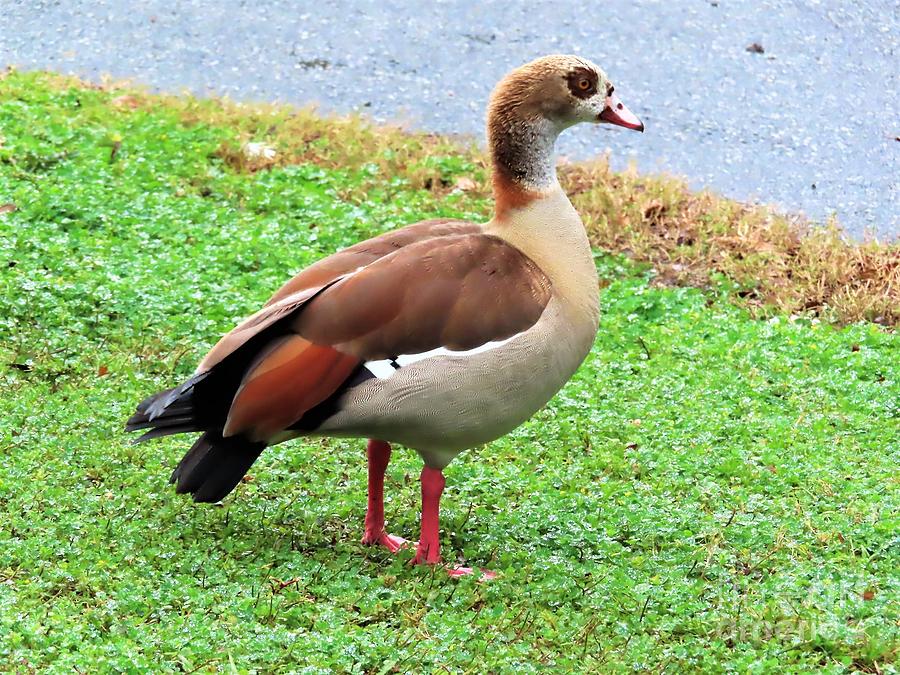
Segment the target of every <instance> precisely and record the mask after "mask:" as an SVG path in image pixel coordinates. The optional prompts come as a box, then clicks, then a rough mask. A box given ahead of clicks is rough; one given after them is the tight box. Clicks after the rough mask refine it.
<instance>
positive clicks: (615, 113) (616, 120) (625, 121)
mask: <svg viewBox="0 0 900 675" xmlns="http://www.w3.org/2000/svg"><path fill="white" fill-rule="evenodd" d="M599 120H600V121H601V122H606V123H607V124H615V125H616V126H619V127H625V128H626V129H634V130H635V131H643V130H644V123H643V122H641V121H640V120H639V119H638V118H637V115H635V114H634V113H633V112H631V111H630V110H629V109H628V108H626V107H625V104H624V103H622V101H620V100H619V97H618V96H616V95H615V94H610V95H609V96H607V97H606V107H605V108H604V109H603V112H602V113H600V117H599Z"/></svg>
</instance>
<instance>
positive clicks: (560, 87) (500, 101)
mask: <svg viewBox="0 0 900 675" xmlns="http://www.w3.org/2000/svg"><path fill="white" fill-rule="evenodd" d="M611 89H612V85H611V84H610V82H609V78H608V77H607V76H606V73H604V72H603V70H602V69H601V68H600V67H599V66H597V65H596V64H594V63H591V62H590V61H588V60H587V59H582V58H580V57H578V56H568V55H562V54H555V55H552V56H543V57H541V58H539V59H535V60H534V61H531V62H530V63H526V64H525V65H523V66H520V67H518V68H516V69H515V70H513V71H512V72H510V73H509V74H508V75H506V77H504V78H503V79H502V80H501V81H500V83H499V84H498V85H497V86H496V87H495V88H494V92H493V94H492V95H491V102H490V105H489V107H488V124H489V125H491V124H492V123H497V124H499V125H500V126H505V123H508V122H509V121H511V120H513V119H516V118H517V119H519V120H526V121H531V120H535V119H538V118H543V119H546V120H548V121H550V122H551V123H553V124H554V125H555V126H557V130H558V131H561V130H562V129H564V128H565V127H568V126H571V125H572V124H576V123H578V122H596V121H599V115H600V113H601V112H602V111H603V108H604V106H605V103H606V96H607V93H608V92H610V90H611ZM490 132H491V129H490V128H489V132H488V133H489V134H490Z"/></svg>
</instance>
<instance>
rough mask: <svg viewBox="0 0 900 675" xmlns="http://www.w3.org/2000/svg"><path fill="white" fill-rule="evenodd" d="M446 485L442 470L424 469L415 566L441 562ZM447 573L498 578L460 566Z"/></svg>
mask: <svg viewBox="0 0 900 675" xmlns="http://www.w3.org/2000/svg"><path fill="white" fill-rule="evenodd" d="M444 485H446V480H445V479H444V474H443V472H441V470H440V469H432V468H431V467H427V466H426V467H424V468H423V469H422V534H421V536H420V537H419V545H418V547H416V557H415V558H413V560H412V562H413V564H414V565H422V564H425V565H436V564H438V563H439V562H441V537H440V531H439V529H440V527H439V523H438V520H439V513H440V508H441V494H442V493H443V492H444ZM447 572H448V573H449V574H450V576H452V577H461V576H464V575H466V574H476V573H480V574H481V579H482V580H484V581H487V580H490V579H493V578H494V577H496V576H497V575H496V574H495V573H494V572H489V571H488V570H477V569H473V568H471V567H459V566H454V567H451V568H449V569H448V570H447Z"/></svg>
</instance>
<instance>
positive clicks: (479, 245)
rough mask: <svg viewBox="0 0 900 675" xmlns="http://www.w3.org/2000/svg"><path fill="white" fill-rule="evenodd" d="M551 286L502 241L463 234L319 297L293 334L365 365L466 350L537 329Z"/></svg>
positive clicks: (413, 250)
mask: <svg viewBox="0 0 900 675" xmlns="http://www.w3.org/2000/svg"><path fill="white" fill-rule="evenodd" d="M549 299H550V281H549V280H548V279H547V277H546V276H544V274H543V272H541V271H540V269H539V268H538V267H537V265H535V264H534V263H533V262H532V261H531V260H530V259H529V258H528V257H526V256H525V255H524V254H523V253H521V252H520V251H519V250H518V249H516V248H514V247H513V246H511V245H509V244H507V243H506V242H504V241H503V240H501V239H498V238H496V237H492V236H488V235H484V234H461V235H456V236H450V237H442V238H440V239H432V240H427V241H422V242H418V243H416V244H411V245H409V246H407V247H405V248H404V249H402V250H400V251H397V252H396V253H394V254H393V255H391V256H388V257H385V258H382V259H380V260H377V261H376V262H374V263H372V264H371V265H369V266H368V267H366V268H364V269H362V270H360V271H358V272H356V273H355V274H351V275H348V276H347V277H346V278H344V279H342V280H341V281H339V282H337V283H335V284H334V285H332V286H330V287H329V288H327V289H325V290H324V291H322V292H321V293H320V294H318V295H317V296H316V297H315V299H313V300H312V301H311V302H310V303H309V304H308V306H307V307H306V308H304V310H303V311H302V312H300V313H298V314H297V316H296V318H295V319H294V320H293V321H292V324H293V330H294V331H295V332H296V333H298V334H300V335H303V336H304V337H305V338H306V339H308V340H311V341H312V342H315V343H317V344H327V345H331V346H333V347H335V348H336V349H339V350H341V351H343V352H345V353H349V354H354V355H356V356H358V357H359V358H360V359H361V360H363V361H368V360H377V359H384V358H389V357H392V356H397V355H399V354H417V353H421V352H426V351H429V350H431V349H435V348H438V347H445V348H447V349H451V350H465V349H472V348H474V347H478V346H479V345H482V344H484V343H486V342H490V341H493V340H502V339H504V338H507V337H510V336H512V335H514V334H516V333H518V332H521V331H523V330H525V329H526V328H528V327H530V326H532V325H533V324H534V323H535V322H536V321H537V320H538V318H539V317H540V315H541V313H542V312H543V310H544V307H545V306H546V304H547V302H548V301H549Z"/></svg>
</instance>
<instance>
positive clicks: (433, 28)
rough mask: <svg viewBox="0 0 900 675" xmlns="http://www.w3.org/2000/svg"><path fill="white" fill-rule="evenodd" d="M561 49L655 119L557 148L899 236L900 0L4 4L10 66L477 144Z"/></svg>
mask: <svg viewBox="0 0 900 675" xmlns="http://www.w3.org/2000/svg"><path fill="white" fill-rule="evenodd" d="M554 52H563V53H576V54H580V55H583V56H585V57H587V58H590V59H591V60H594V61H596V62H597V63H599V64H600V65H602V66H603V67H604V68H605V69H606V71H607V72H608V73H609V74H610V76H611V78H612V80H613V82H614V83H615V84H616V91H617V93H619V95H620V96H621V98H622V100H623V101H624V102H625V103H626V104H627V105H628V106H629V108H631V110H633V111H634V112H635V113H637V114H638V115H639V116H640V117H641V118H642V119H643V120H644V122H645V125H646V127H647V131H646V133H645V134H643V135H640V134H635V133H632V132H627V131H625V130H622V129H612V128H600V127H597V128H586V127H576V128H575V129H573V130H570V131H568V132H566V134H565V135H564V136H563V138H562V139H561V143H560V148H559V149H560V152H561V154H564V155H567V156H569V157H571V158H573V159H582V158H589V157H591V156H594V155H597V154H600V153H603V152H605V151H607V150H609V151H610V153H611V156H612V161H613V163H614V165H615V166H617V167H623V166H626V165H628V164H629V163H630V162H634V163H636V165H637V166H638V168H639V170H641V171H645V172H657V171H667V172H671V173H675V174H679V175H683V176H685V177H687V178H688V179H689V181H690V183H691V184H692V185H693V186H695V187H709V188H711V189H713V190H715V191H716V192H719V193H721V194H725V195H728V196H731V197H735V198H738V199H743V200H750V201H762V202H768V203H774V204H777V205H779V207H781V208H783V209H784V210H785V211H788V212H804V213H806V214H807V215H808V216H809V217H811V218H813V219H814V220H817V221H820V222H821V221H824V220H825V219H827V218H828V217H829V216H831V215H832V214H836V215H837V217H838V219H839V221H840V222H841V224H842V225H843V226H844V227H845V228H846V229H847V230H848V231H849V232H851V233H852V234H854V235H855V236H862V234H863V233H864V232H865V231H866V230H867V229H868V230H870V231H872V232H875V233H877V234H878V235H879V236H880V237H881V238H882V239H893V238H896V237H900V3H898V2H896V0H863V1H861V2H854V3H849V2H841V1H839V0H807V1H805V2H804V1H801V0H784V1H776V0H753V1H742V2H737V1H735V0H670V1H663V0H629V1H627V2H626V1H621V0H606V1H604V2H597V1H594V0H582V1H581V2H571V1H566V0H557V1H556V2H543V1H541V2H525V1H522V0H504V1H491V2H481V3H477V2H462V1H452V2H451V1H446V2H444V1H440V0H432V1H431V2H428V3H412V2H399V1H396V0H392V1H387V2H362V1H359V0H357V1H343V2H317V3H313V2H298V1H296V0H294V1H289V0H259V1H258V2H251V1H249V0H143V1H139V2H124V1H118V0H106V1H99V0H94V1H90V2H88V1H79V0H70V1H66V0H0V66H2V65H5V64H16V65H18V66H19V67H22V68H29V69H31V68H42V69H52V70H56V71H61V72H67V73H74V74H77V75H80V76H82V77H87V78H89V79H99V78H100V77H101V76H102V75H103V74H110V75H112V76H113V77H116V78H131V79H133V80H134V81H135V82H139V83H144V84H147V85H150V86H151V87H152V88H154V89H157V90H164V91H181V90H184V89H187V90H190V91H192V92H194V93H197V94H201V95H207V94H227V95H228V96H230V97H232V98H235V99H239V100H266V101H275V100H277V101H284V102H291V103H297V104H308V103H317V104H319V106H320V108H321V109H323V110H326V111H338V112H341V111H351V110H358V111H363V112H365V113H366V114H367V115H369V116H371V117H372V118H374V119H375V120H378V121H381V120H390V121H397V120H401V121H405V122H406V123H408V124H409V125H410V126H412V127H415V128H421V129H427V130H433V131H440V132H449V133H461V134H473V135H477V136H478V137H479V138H480V137H482V135H483V131H482V128H483V124H484V105H485V102H486V100H487V97H488V94H489V92H490V90H491V87H492V86H493V85H494V83H495V82H496V81H497V79H498V78H499V77H501V76H502V75H503V73H504V72H506V71H507V70H509V69H510V68H512V67H514V66H516V65H519V64H520V63H523V62H525V61H528V60H530V59H532V58H534V57H536V56H540V55H542V54H546V53H554Z"/></svg>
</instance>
